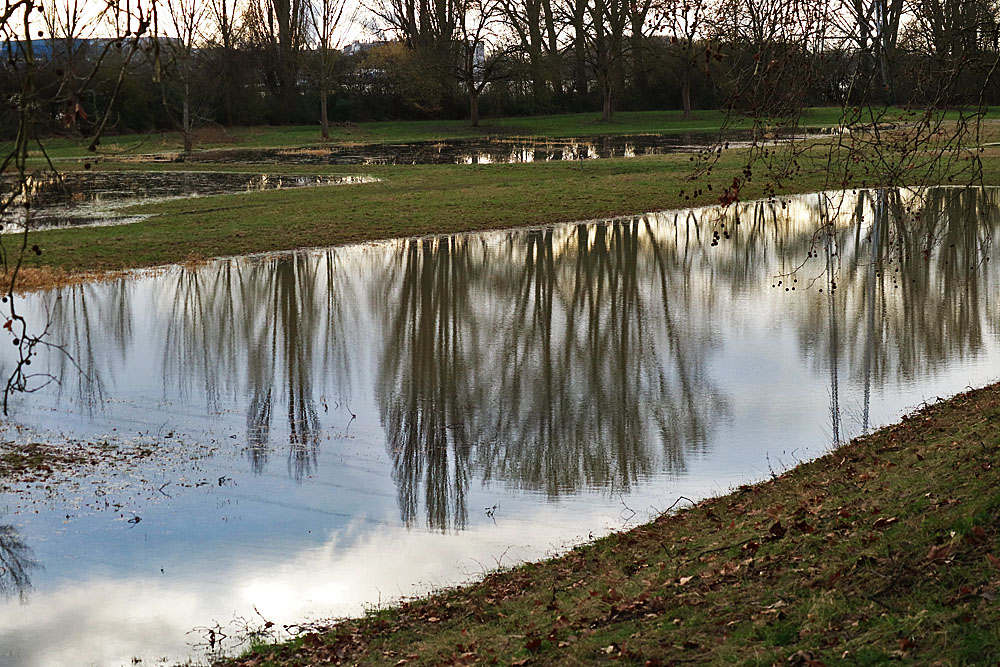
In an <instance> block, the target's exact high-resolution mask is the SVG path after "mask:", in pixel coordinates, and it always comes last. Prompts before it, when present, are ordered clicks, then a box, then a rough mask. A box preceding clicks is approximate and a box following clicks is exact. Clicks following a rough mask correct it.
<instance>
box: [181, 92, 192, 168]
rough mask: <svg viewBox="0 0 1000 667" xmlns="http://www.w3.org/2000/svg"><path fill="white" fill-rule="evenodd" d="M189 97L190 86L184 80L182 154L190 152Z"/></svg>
mask: <svg viewBox="0 0 1000 667" xmlns="http://www.w3.org/2000/svg"><path fill="white" fill-rule="evenodd" d="M190 97H191V92H190V86H189V85H188V82H187V81H186V80H185V81H184V107H183V111H182V113H183V119H182V120H181V123H182V124H183V126H184V155H190V154H191V105H190V103H189V101H188V100H189V99H190Z"/></svg>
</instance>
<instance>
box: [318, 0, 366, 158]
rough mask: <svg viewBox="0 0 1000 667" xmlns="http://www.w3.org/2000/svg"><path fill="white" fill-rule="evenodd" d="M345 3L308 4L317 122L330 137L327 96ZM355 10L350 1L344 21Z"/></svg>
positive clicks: (322, 1)
mask: <svg viewBox="0 0 1000 667" xmlns="http://www.w3.org/2000/svg"><path fill="white" fill-rule="evenodd" d="M347 7H348V1H347V0H313V2H311V3H310V4H309V6H308V9H309V24H310V26H311V28H312V30H313V32H314V33H315V35H316V56H317V62H316V70H317V79H318V83H319V122H320V128H321V132H322V136H323V138H324V139H329V138H330V120H329V116H328V114H327V98H328V97H329V96H330V83H331V80H332V78H333V66H334V62H335V60H336V56H337V53H338V48H339V46H340V42H341V36H340V35H341V32H340V29H341V28H342V27H343V26H344V20H345V16H344V12H345V10H346V8H347ZM356 14H357V5H353V4H352V9H351V12H350V14H348V15H347V17H346V22H347V24H351V23H353V22H354V18H355V16H356Z"/></svg>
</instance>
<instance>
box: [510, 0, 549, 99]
mask: <svg viewBox="0 0 1000 667" xmlns="http://www.w3.org/2000/svg"><path fill="white" fill-rule="evenodd" d="M501 6H502V8H503V14H504V19H505V23H506V25H507V27H508V28H509V29H510V30H511V31H512V32H513V33H514V34H515V35H516V36H517V38H518V41H519V42H520V48H521V50H522V51H523V52H524V53H525V54H526V55H527V56H528V67H529V70H530V72H531V95H532V98H533V99H534V103H535V105H536V106H539V105H544V104H545V102H546V101H547V100H548V99H549V97H550V95H551V94H552V93H554V94H555V95H556V96H559V95H560V94H561V93H562V72H561V64H560V62H559V60H560V50H561V44H560V37H561V35H562V33H563V30H564V28H565V25H564V24H563V22H562V21H560V20H557V19H558V14H557V9H558V8H556V9H554V8H553V3H552V0H503V2H502V3H501ZM550 83H551V85H550Z"/></svg>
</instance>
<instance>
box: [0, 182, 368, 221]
mask: <svg viewBox="0 0 1000 667" xmlns="http://www.w3.org/2000/svg"><path fill="white" fill-rule="evenodd" d="M375 180H377V179H375V178H374V177H371V176H365V175H343V176H315V175H298V174H267V173H237V172H218V171H212V172H208V171H170V172H137V171H95V172H90V171H85V172H78V171H73V172H64V173H61V174H59V175H56V174H52V173H45V174H40V175H33V176H31V177H30V178H29V180H28V186H27V189H28V196H29V198H30V201H31V211H32V213H31V229H32V230H36V231H40V230H46V229H57V228H64V227H96V226H106V225H125V224H129V223H133V222H138V221H140V220H144V219H146V218H148V217H149V216H145V215H139V216H137V215H122V214H120V213H119V211H120V210H121V209H124V208H127V207H129V206H134V205H136V204H143V203H149V202H155V201H166V200H169V199H181V198H185V197H207V196H210V195H225V194H239V193H246V192H263V191H265V190H282V189H288V188H302V187H312V186H320V185H348V184H355V183H370V182H373V181H375ZM3 182H4V184H5V185H7V186H8V187H9V185H10V184H12V183H14V181H13V179H12V178H11V177H9V176H7V177H4V179H3ZM21 202H23V197H22V198H20V199H19V200H18V201H15V204H14V206H13V207H12V208H11V209H10V210H8V211H7V212H5V213H4V215H3V217H2V218H0V223H2V225H3V226H2V232H3V233H17V232H20V231H23V230H24V220H25V217H24V208H23V207H22V206H19V205H18V204H19V203H21Z"/></svg>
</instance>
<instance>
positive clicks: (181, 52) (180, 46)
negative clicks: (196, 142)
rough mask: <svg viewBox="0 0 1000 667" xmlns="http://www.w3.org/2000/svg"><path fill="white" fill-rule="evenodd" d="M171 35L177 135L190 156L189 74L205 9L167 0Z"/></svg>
mask: <svg viewBox="0 0 1000 667" xmlns="http://www.w3.org/2000/svg"><path fill="white" fill-rule="evenodd" d="M167 10H168V12H169V15H170V22H171V32H172V33H173V34H174V35H175V38H174V39H168V40H166V42H167V44H168V45H169V49H170V52H171V55H172V57H173V64H174V65H175V67H176V68H177V75H178V78H179V79H180V82H181V133H182V134H183V135H184V154H185V155H188V154H190V153H191V71H192V60H193V57H194V47H195V40H196V39H197V38H198V37H199V28H198V26H199V25H201V24H202V21H203V19H204V18H205V16H206V12H207V7H206V5H205V3H204V2H202V1H201V0H167Z"/></svg>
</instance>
